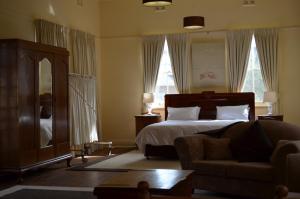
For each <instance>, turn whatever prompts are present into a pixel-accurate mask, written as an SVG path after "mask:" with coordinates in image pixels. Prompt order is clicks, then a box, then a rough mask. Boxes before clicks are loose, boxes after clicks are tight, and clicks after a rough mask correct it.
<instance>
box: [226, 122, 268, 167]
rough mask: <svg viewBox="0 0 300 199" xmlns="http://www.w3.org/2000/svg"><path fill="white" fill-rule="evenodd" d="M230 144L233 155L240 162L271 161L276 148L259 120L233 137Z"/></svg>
mask: <svg viewBox="0 0 300 199" xmlns="http://www.w3.org/2000/svg"><path fill="white" fill-rule="evenodd" d="M229 146H230V149H231V152H232V154H233V157H235V158H236V159H237V160H239V161H240V162H269V161H270V157H271V155H272V153H273V150H274V147H273V143H272V142H271V140H270V139H269V137H268V136H267V135H266V133H265V132H264V129H263V127H262V126H261V125H260V123H259V122H258V121H256V122H254V123H252V125H251V126H250V127H249V128H248V129H246V130H245V131H244V132H243V133H241V134H239V135H238V136H236V137H234V138H232V139H231V142H230V144H229Z"/></svg>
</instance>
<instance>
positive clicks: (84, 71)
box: [69, 29, 100, 145]
mask: <svg viewBox="0 0 300 199" xmlns="http://www.w3.org/2000/svg"><path fill="white" fill-rule="evenodd" d="M70 41H71V44H70V48H71V59H72V66H71V67H70V75H69V79H70V84H69V92H70V123H71V125H70V126H71V141H72V143H73V144H75V145H79V144H84V143H90V142H93V141H97V140H98V133H97V132H98V131H97V106H96V96H97V95H96V57H95V37H94V36H93V35H91V34H88V33H85V32H82V31H79V30H73V29H71V30H70ZM99 137H100V136H99Z"/></svg>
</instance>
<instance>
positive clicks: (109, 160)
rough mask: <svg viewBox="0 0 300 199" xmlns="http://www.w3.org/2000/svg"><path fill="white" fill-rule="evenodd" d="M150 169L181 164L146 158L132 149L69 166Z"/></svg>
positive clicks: (105, 169)
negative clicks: (90, 161)
mask: <svg viewBox="0 0 300 199" xmlns="http://www.w3.org/2000/svg"><path fill="white" fill-rule="evenodd" d="M152 169H181V166H180V162H179V160H165V159H150V160H147V159H146V158H145V156H144V154H143V153H141V152H139V151H137V150H133V151H130V152H127V153H124V154H121V155H115V156H114V155H113V156H110V157H106V158H103V159H102V160H99V161H96V162H92V163H88V164H85V165H81V166H76V167H72V168H71V170H86V171H88V170H90V171H128V170H152Z"/></svg>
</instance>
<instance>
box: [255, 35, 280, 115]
mask: <svg viewBox="0 0 300 199" xmlns="http://www.w3.org/2000/svg"><path fill="white" fill-rule="evenodd" d="M254 37H255V42H256V47H257V52H258V56H259V62H260V65H261V72H262V77H263V80H264V83H265V86H266V89H267V90H268V91H275V92H276V93H278V87H279V86H278V64H277V54H278V30H277V29H257V30H255V31H254ZM273 110H274V112H275V113H276V112H278V103H275V104H273Z"/></svg>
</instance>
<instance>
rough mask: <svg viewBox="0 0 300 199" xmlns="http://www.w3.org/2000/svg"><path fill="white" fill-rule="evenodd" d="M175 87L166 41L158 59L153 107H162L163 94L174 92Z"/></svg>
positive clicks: (175, 90) (163, 101) (175, 91)
mask: <svg viewBox="0 0 300 199" xmlns="http://www.w3.org/2000/svg"><path fill="white" fill-rule="evenodd" d="M176 93H178V92H177V89H176V86H175V82H174V75H173V71H172V67H171V60H170V55H169V49H168V44H167V41H166V40H165V45H164V49H163V53H162V57H161V61H160V66H159V71H158V77H157V82H156V87H155V93H154V103H153V107H155V108H160V107H164V104H165V94H176Z"/></svg>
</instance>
